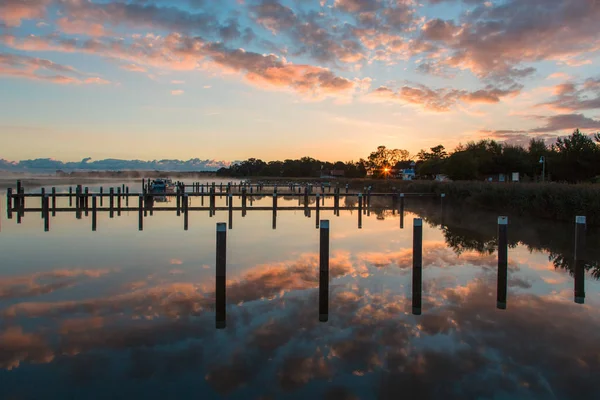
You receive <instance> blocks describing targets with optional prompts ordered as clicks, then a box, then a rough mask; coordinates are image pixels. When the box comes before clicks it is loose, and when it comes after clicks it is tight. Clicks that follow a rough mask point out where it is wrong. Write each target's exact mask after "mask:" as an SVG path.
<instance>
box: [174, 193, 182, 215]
mask: <svg viewBox="0 0 600 400" xmlns="http://www.w3.org/2000/svg"><path fill="white" fill-rule="evenodd" d="M175 197H176V201H177V216H178V217H179V216H180V215H181V186H179V185H177V190H176V194H175Z"/></svg>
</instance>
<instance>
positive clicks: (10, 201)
mask: <svg viewBox="0 0 600 400" xmlns="http://www.w3.org/2000/svg"><path fill="white" fill-rule="evenodd" d="M12 210H13V195H12V188H8V189H6V218H8V219H12Z"/></svg>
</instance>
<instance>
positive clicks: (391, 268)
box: [0, 182, 600, 399]
mask: <svg viewBox="0 0 600 400" xmlns="http://www.w3.org/2000/svg"><path fill="white" fill-rule="evenodd" d="M121 184H122V183H121V182H118V183H116V182H115V183H113V184H112V186H114V187H117V186H121ZM125 184H129V185H130V186H131V190H132V192H133V191H139V188H138V187H136V188H135V190H134V189H133V187H134V186H133V184H132V183H131V182H129V183H125ZM136 185H140V183H139V182H136ZM217 185H218V184H217ZM57 189H58V190H59V191H61V192H65V191H68V187H66V186H65V187H62V186H61V187H57ZM96 189H97V187H96V186H93V185H90V190H91V191H94V192H95V191H96ZM104 189H105V192H107V186H105V187H104ZM46 190H47V192H48V188H46ZM31 191H33V192H36V191H38V189H35V188H32V189H31ZM250 198H251V197H249V200H248V210H247V213H246V215H245V217H242V212H241V211H240V210H237V209H236V210H235V211H234V212H233V226H232V229H229V230H228V231H227V278H226V287H227V297H226V301H227V310H226V311H227V327H226V328H225V329H222V330H217V329H215V227H216V223H217V222H228V213H227V211H224V210H219V209H217V211H216V214H215V215H214V216H213V217H210V216H209V212H208V211H190V212H189V228H188V230H187V231H184V229H183V216H179V217H178V216H177V215H176V213H175V211H154V212H153V213H152V214H153V215H150V214H148V215H147V216H146V217H145V218H144V226H143V231H139V230H138V213H137V212H136V211H123V212H121V215H120V216H118V215H117V214H116V212H115V215H114V217H113V218H110V216H109V213H108V212H106V211H102V212H98V216H97V231H96V232H92V231H91V222H90V219H91V215H88V216H87V217H86V216H85V215H83V216H82V218H81V219H77V218H76V214H75V213H74V212H57V213H56V216H55V217H52V218H51V220H50V230H49V232H44V221H43V219H42V218H41V217H40V213H39V212H26V213H25V215H24V217H23V218H22V221H21V224H17V222H16V217H15V216H14V215H13V218H12V219H10V220H9V219H7V213H6V196H2V197H1V198H0V209H1V210H2V215H1V221H0V227H1V231H0V254H2V262H1V267H0V316H1V318H0V321H1V322H0V385H1V387H2V393H3V396H6V398H52V399H54V398H56V399H59V398H60V399H62V398H66V397H76V398H92V399H95V398H97V399H103V398H125V397H132V396H134V397H144V398H198V397H201V398H203V399H218V398H224V397H226V398H233V399H246V398H256V399H258V398H263V399H267V398H280V397H286V398H294V399H295V398H297V399H301V398H325V399H380V398H384V399H387V398H389V399H397V398H420V399H427V398H445V399H447V398H450V399H454V398H456V399H459V398H460V399H462V398H498V399H501V398H507V399H508V398H511V399H514V398H517V399H530V398H536V399H545V398H558V399H571V398H577V399H594V398H598V396H599V395H600V389H598V386H597V384H596V382H595V381H596V379H595V376H598V373H600V365H599V364H600V354H599V353H598V346H597V340H596V338H597V332H598V329H600V315H599V314H598V312H597V309H598V306H599V305H600V284H599V282H598V280H597V278H598V277H599V276H600V275H599V274H598V270H599V269H598V261H600V257H599V256H598V254H597V250H595V248H594V246H593V245H592V243H595V242H597V241H596V239H597V238H598V232H597V231H595V230H592V229H589V230H588V232H587V235H588V236H587V239H588V243H589V246H588V250H590V251H589V252H587V259H586V269H587V272H586V275H585V293H586V297H585V304H583V305H582V304H576V303H575V302H574V301H573V288H574V279H573V262H572V260H573V253H572V252H573V234H574V226H573V225H572V224H558V223H553V222H549V221H537V220H529V219H527V218H518V217H515V216H509V228H508V229H509V234H508V238H509V251H508V254H509V261H508V296H507V309H506V310H499V309H497V308H496V288H497V255H496V252H497V245H498V244H497V240H496V232H497V225H496V220H497V215H495V214H493V213H487V212H483V211H476V210H465V209H463V208H459V207H456V208H453V207H450V206H446V207H445V209H444V212H443V214H442V212H441V207H440V204H439V201H438V200H435V201H434V200H429V199H425V198H407V199H406V208H405V213H404V217H403V218H404V220H403V222H404V224H403V225H404V229H401V228H400V224H401V222H400V215H399V213H398V211H397V210H392V209H391V205H392V204H391V201H389V202H388V201H387V200H385V199H373V203H372V208H371V210H369V213H368V214H369V215H363V216H362V229H358V224H357V222H358V215H357V211H356V210H344V209H342V210H340V215H339V217H338V216H335V215H334V211H333V210H331V209H329V207H332V206H333V199H332V198H326V200H325V204H324V208H322V209H321V211H320V218H321V219H327V220H329V221H330V266H329V276H330V287H329V299H330V300H329V320H328V322H319V312H318V287H319V230H318V229H315V226H316V224H315V211H314V210H312V212H311V213H310V217H307V216H306V213H305V211H304V210H303V209H302V208H303V207H302V206H300V207H298V205H299V202H298V199H297V198H289V197H287V198H286V196H285V194H282V195H281V196H280V197H279V199H278V206H279V207H295V208H297V209H294V210H291V209H290V210H278V211H277V214H276V229H273V213H272V212H271V211H270V210H269V209H268V208H269V207H271V206H272V204H273V200H272V197H271V196H265V197H260V198H259V197H254V198H251V199H252V201H251V203H252V205H251V206H250ZM216 199H217V207H224V206H225V196H223V197H220V196H219V193H217V196H216ZM240 201H241V200H240V198H239V197H234V206H235V207H239V206H240ZM26 202H27V203H30V202H33V203H31V204H26V205H27V206H28V207H29V206H32V207H39V204H37V203H38V202H39V198H36V199H31V200H30V199H27V200H26ZM57 202H58V204H57V207H58V208H61V207H67V206H68V198H66V197H64V198H63V197H59V198H57ZM173 202H174V200H173V199H171V202H167V203H166V206H173V205H174V203H173ZM123 204H124V203H123ZM130 205H131V206H133V207H136V206H137V202H136V201H133V202H132V203H130ZM314 205H315V204H314V200H313V203H311V206H312V207H314ZM352 205H354V202H353V201H352V200H351V199H350V198H348V200H347V201H344V199H343V198H342V201H341V206H342V207H345V206H352ZM104 206H105V207H106V206H107V204H106V199H105V204H104ZM200 206H201V200H200V199H199V198H193V199H192V200H191V203H190V207H192V208H193V207H200ZM204 206H208V198H206V199H204ZM257 207H262V208H264V210H256V209H255V210H253V209H252V208H257ZM414 218H423V220H424V222H425V223H424V228H423V298H422V315H413V314H412V308H411V293H412V280H411V279H412V240H413V236H412V224H413V219H414ZM23 382H32V383H33V382H35V384H30V385H24V384H23Z"/></svg>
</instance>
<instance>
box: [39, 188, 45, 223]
mask: <svg viewBox="0 0 600 400" xmlns="http://www.w3.org/2000/svg"><path fill="white" fill-rule="evenodd" d="M45 201H46V189H45V188H42V194H41V196H40V203H41V207H40V208H41V209H42V218H45V217H46V213H45V210H44V207H45V204H46V203H45Z"/></svg>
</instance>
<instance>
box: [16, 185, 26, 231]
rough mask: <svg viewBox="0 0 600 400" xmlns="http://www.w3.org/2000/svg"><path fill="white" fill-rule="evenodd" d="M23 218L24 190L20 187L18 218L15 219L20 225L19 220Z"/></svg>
mask: <svg viewBox="0 0 600 400" xmlns="http://www.w3.org/2000/svg"><path fill="white" fill-rule="evenodd" d="M24 216H25V188H24V187H21V190H20V191H19V218H18V219H17V222H18V223H21V222H20V221H21V218H23V217H24Z"/></svg>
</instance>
